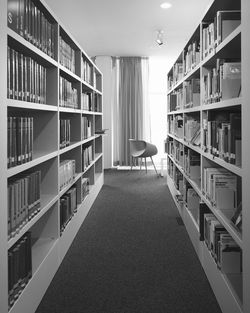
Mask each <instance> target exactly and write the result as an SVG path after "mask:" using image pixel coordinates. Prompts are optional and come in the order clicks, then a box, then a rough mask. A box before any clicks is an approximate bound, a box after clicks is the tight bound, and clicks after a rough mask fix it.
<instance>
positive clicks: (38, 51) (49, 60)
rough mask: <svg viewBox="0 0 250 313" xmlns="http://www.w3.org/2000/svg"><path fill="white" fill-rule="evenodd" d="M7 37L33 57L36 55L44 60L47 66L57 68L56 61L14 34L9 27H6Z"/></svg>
mask: <svg viewBox="0 0 250 313" xmlns="http://www.w3.org/2000/svg"><path fill="white" fill-rule="evenodd" d="M7 35H8V36H10V37H11V38H12V39H14V40H16V41H17V42H18V43H19V44H21V45H22V46H23V47H24V49H29V50H30V51H32V52H33V53H34V54H35V55H38V56H39V57H40V58H42V59H44V60H45V61H46V62H48V63H49V64H51V65H54V66H56V67H57V66H58V62H57V61H55V60H54V59H52V58H51V57H50V56H48V55H47V54H46V53H44V52H43V51H42V50H40V49H38V48H37V47H36V46H34V45H33V44H32V43H30V42H29V41H28V40H26V39H24V38H23V37H22V36H20V35H18V34H17V33H16V32H14V31H13V30H12V29H10V28H9V27H7Z"/></svg>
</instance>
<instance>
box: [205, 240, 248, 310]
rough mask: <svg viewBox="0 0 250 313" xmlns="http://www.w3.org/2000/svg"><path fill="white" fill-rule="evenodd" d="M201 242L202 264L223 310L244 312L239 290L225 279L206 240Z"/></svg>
mask: <svg viewBox="0 0 250 313" xmlns="http://www.w3.org/2000/svg"><path fill="white" fill-rule="evenodd" d="M201 244H202V247H203V255H204V257H203V262H202V265H203V268H204V270H205V273H206V275H207V277H208V280H209V282H210V284H211V286H212V288H213V290H214V292H215V296H216V298H217V300H218V302H219V304H220V306H221V308H222V310H223V312H235V313H242V312H243V311H242V302H241V301H239V297H238V295H237V294H239V291H237V292H236V291H235V290H234V289H233V288H232V285H231V283H229V282H228V280H227V279H225V275H223V274H222V272H221V271H220V270H218V268H217V264H216V263H215V261H214V259H213V257H212V255H211V253H210V251H209V250H208V248H207V246H206V244H205V242H202V243H201Z"/></svg>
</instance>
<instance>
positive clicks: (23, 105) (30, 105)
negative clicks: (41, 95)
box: [7, 99, 58, 112]
mask: <svg viewBox="0 0 250 313" xmlns="http://www.w3.org/2000/svg"><path fill="white" fill-rule="evenodd" d="M7 106H8V107H9V108H12V107H13V108H19V109H30V110H38V111H54V112H57V110H58V108H57V106H55V105H48V104H40V103H34V102H27V101H21V100H14V99H7Z"/></svg>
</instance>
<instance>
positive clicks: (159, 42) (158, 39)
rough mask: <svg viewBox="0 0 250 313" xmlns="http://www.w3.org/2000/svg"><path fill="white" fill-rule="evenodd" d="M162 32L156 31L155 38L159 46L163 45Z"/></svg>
mask: <svg viewBox="0 0 250 313" xmlns="http://www.w3.org/2000/svg"><path fill="white" fill-rule="evenodd" d="M163 34H164V32H163V30H158V31H157V36H156V42H157V43H158V45H159V46H161V45H163Z"/></svg>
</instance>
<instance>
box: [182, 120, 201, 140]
mask: <svg viewBox="0 0 250 313" xmlns="http://www.w3.org/2000/svg"><path fill="white" fill-rule="evenodd" d="M199 118H200V117H198V118H196V117H195V116H194V115H186V116H185V122H184V139H185V141H187V142H189V143H191V144H193V145H195V146H199V145H200V142H201V129H200V120H199Z"/></svg>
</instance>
